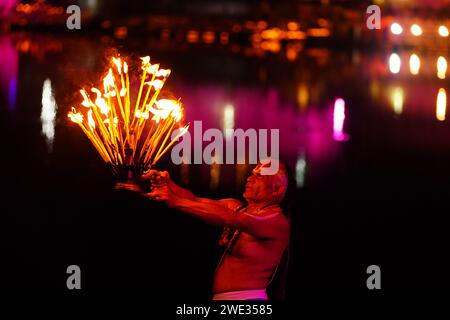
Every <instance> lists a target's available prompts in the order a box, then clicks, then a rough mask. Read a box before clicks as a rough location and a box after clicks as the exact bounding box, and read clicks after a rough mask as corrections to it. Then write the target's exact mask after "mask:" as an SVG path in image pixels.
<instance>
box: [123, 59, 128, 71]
mask: <svg viewBox="0 0 450 320" xmlns="http://www.w3.org/2000/svg"><path fill="white" fill-rule="evenodd" d="M123 73H125V74H127V73H128V64H127V63H126V62H124V63H123Z"/></svg>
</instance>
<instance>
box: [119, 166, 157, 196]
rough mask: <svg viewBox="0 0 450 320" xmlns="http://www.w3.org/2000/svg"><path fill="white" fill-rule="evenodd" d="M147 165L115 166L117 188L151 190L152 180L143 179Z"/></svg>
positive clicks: (138, 190) (139, 190) (140, 190)
mask: <svg viewBox="0 0 450 320" xmlns="http://www.w3.org/2000/svg"><path fill="white" fill-rule="evenodd" d="M147 169H149V168H147V167H145V168H144V167H142V166H135V165H120V166H116V167H115V170H114V172H115V178H116V179H117V183H116V185H115V186H114V189H115V190H128V191H137V192H150V182H149V181H143V180H142V179H141V177H142V175H143V174H144V172H145V171H146V170H147Z"/></svg>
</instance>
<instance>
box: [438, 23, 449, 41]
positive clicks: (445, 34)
mask: <svg viewBox="0 0 450 320" xmlns="http://www.w3.org/2000/svg"><path fill="white" fill-rule="evenodd" d="M438 32H439V35H440V36H441V37H444V38H445V37H448V35H449V32H448V28H447V27H446V26H440V27H439V30H438Z"/></svg>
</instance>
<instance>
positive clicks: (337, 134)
mask: <svg viewBox="0 0 450 320" xmlns="http://www.w3.org/2000/svg"><path fill="white" fill-rule="evenodd" d="M344 121H345V101H344V100H343V99H341V98H339V99H336V101H335V102H334V111H333V138H334V140H336V141H344V140H346V136H345V134H344Z"/></svg>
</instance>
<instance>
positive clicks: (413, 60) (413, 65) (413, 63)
mask: <svg viewBox="0 0 450 320" xmlns="http://www.w3.org/2000/svg"><path fill="white" fill-rule="evenodd" d="M409 70H410V71H411V74H412V75H418V74H419V72H420V58H419V56H418V55H417V54H415V53H413V54H412V55H411V57H410V58H409Z"/></svg>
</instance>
